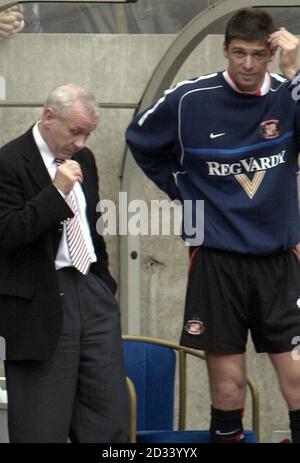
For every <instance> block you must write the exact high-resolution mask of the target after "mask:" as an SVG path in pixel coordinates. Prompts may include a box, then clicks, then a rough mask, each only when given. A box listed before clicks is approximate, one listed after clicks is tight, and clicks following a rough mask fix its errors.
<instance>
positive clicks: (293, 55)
mask: <svg viewBox="0 0 300 463" xmlns="http://www.w3.org/2000/svg"><path fill="white" fill-rule="evenodd" d="M268 41H269V44H270V48H271V50H272V51H273V52H274V53H275V52H276V50H277V49H278V48H279V49H280V58H279V67H280V70H281V72H282V73H283V74H284V76H285V77H287V79H289V80H292V79H293V78H294V76H295V74H296V71H297V69H298V65H297V53H298V48H299V40H298V39H297V37H295V36H294V35H293V34H291V33H290V32H289V31H287V30H286V29H285V28H284V27H281V28H280V29H279V30H278V31H276V32H273V34H271V35H270V37H269V39H268Z"/></svg>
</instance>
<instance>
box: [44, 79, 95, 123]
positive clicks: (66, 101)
mask: <svg viewBox="0 0 300 463" xmlns="http://www.w3.org/2000/svg"><path fill="white" fill-rule="evenodd" d="M77 102H80V103H81V104H82V105H83V107H84V109H85V110H86V111H87V112H88V113H89V114H91V115H92V116H95V117H96V118H98V117H99V108H98V104H97V101H96V98H95V96H94V94H93V93H92V92H90V91H89V90H86V89H84V88H82V87H80V86H79V85H76V84H66V85H60V86H58V87H56V88H54V89H53V90H52V92H50V94H49V95H48V98H47V100H46V102H45V106H44V111H45V110H46V109H47V108H52V109H53V110H54V111H55V113H56V115H57V116H58V117H61V118H63V117H64V116H65V111H66V110H68V109H69V108H70V107H71V106H73V105H74V104H75V103H77Z"/></svg>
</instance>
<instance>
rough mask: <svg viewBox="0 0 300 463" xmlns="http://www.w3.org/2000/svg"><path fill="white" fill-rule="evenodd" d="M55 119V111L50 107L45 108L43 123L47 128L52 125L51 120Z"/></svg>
mask: <svg viewBox="0 0 300 463" xmlns="http://www.w3.org/2000/svg"><path fill="white" fill-rule="evenodd" d="M54 119H55V113H54V111H53V109H52V108H45V110H44V114H43V123H44V125H45V126H46V127H47V128H49V127H50V126H51V125H52V122H53V120H54Z"/></svg>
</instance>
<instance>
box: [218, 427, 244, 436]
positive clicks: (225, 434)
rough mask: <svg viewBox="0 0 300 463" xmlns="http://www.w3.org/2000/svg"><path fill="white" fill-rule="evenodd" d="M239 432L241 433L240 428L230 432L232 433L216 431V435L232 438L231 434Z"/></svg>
mask: <svg viewBox="0 0 300 463" xmlns="http://www.w3.org/2000/svg"><path fill="white" fill-rule="evenodd" d="M238 431H240V428H237V429H235V430H234V431H230V432H222V431H216V434H218V435H219V436H230V435H231V434H235V433H236V432H238Z"/></svg>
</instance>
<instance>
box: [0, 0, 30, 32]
mask: <svg viewBox="0 0 300 463" xmlns="http://www.w3.org/2000/svg"><path fill="white" fill-rule="evenodd" d="M23 24H24V23H23V15H22V13H21V12H20V10H19V8H18V7H17V6H13V7H11V8H7V10H4V11H1V12H0V38H2V39H7V38H9V37H11V36H13V35H14V34H16V33H17V32H18V31H20V30H21V29H22V27H23Z"/></svg>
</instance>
